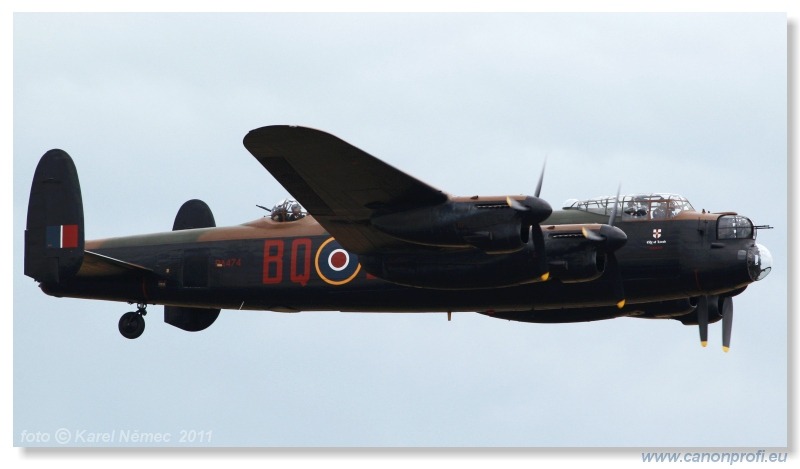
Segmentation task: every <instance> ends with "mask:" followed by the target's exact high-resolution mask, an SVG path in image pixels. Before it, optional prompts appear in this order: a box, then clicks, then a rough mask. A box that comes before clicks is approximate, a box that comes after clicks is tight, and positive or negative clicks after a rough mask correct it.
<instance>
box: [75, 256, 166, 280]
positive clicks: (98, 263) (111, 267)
mask: <svg viewBox="0 0 800 469" xmlns="http://www.w3.org/2000/svg"><path fill="white" fill-rule="evenodd" d="M134 272H139V273H153V271H152V270H150V269H148V268H147V267H142V266H140V265H136V264H131V263H130V262H125V261H121V260H119V259H114V258H113V257H108V256H104V255H102V254H98V253H96V252H92V251H86V252H85V253H84V255H83V264H81V268H80V270H79V271H78V277H111V276H117V275H125V274H129V273H134Z"/></svg>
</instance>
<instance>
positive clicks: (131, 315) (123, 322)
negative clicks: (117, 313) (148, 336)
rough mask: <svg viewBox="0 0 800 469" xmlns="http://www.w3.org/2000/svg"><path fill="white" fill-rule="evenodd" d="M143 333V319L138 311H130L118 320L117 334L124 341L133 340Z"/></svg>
mask: <svg viewBox="0 0 800 469" xmlns="http://www.w3.org/2000/svg"><path fill="white" fill-rule="evenodd" d="M142 332H144V317H143V316H142V313H141V312H140V311H130V312H128V313H125V314H123V315H122V317H121V318H119V333H120V334H122V336H123V337H125V338H126V339H135V338H137V337H139V336H140V335H142Z"/></svg>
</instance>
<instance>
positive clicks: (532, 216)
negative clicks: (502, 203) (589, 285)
mask: <svg viewBox="0 0 800 469" xmlns="http://www.w3.org/2000/svg"><path fill="white" fill-rule="evenodd" d="M546 166H547V159H545V162H544V164H543V165H542V172H541V173H540V174H539V182H538V183H537V184H536V192H534V196H533V197H531V196H527V197H525V199H523V200H522V201H519V200H516V199H512V198H511V197H510V196H509V197H506V203H507V204H508V206H509V207H511V208H513V209H514V210H516V211H517V212H518V213H519V214H520V216H521V218H522V224H523V226H527V227H528V239H530V240H531V242H532V243H533V248H534V250H535V251H536V255H537V256H538V261H539V272H544V273H543V274H542V275H541V277H540V278H541V280H542V281H547V280H548V279H549V278H550V266H549V265H548V263H547V256H546V255H545V245H544V233H542V228H541V227H540V226H539V223H541V222H543V221H544V220H546V219H547V217H549V216H550V214H552V213H553V208H552V207H551V206H550V204H549V203H547V201H545V200H543V199H541V198H540V197H539V195H540V194H541V193H542V182H543V181H544V170H545V167H546Z"/></svg>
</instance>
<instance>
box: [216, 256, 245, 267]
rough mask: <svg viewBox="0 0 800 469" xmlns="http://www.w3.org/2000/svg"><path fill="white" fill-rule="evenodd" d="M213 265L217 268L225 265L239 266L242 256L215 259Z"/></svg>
mask: <svg viewBox="0 0 800 469" xmlns="http://www.w3.org/2000/svg"><path fill="white" fill-rule="evenodd" d="M214 265H215V266H216V267H217V268H226V267H241V266H242V258H241V257H231V258H229V259H215V260H214Z"/></svg>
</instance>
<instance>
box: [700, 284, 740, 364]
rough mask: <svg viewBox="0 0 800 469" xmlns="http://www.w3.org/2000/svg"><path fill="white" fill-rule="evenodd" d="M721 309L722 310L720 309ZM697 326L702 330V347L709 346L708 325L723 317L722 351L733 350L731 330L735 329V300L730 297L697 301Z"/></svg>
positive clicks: (709, 297)
mask: <svg viewBox="0 0 800 469" xmlns="http://www.w3.org/2000/svg"><path fill="white" fill-rule="evenodd" d="M720 308H721V309H720ZM695 311H697V325H698V327H699V328H700V345H702V346H703V347H705V346H707V345H708V324H709V323H710V322H712V321H711V320H712V318H713V321H714V322H716V321H719V318H720V317H722V350H723V351H724V352H728V351H730V349H731V330H732V329H733V299H731V298H730V297H724V298H718V297H716V296H701V297H700V298H699V299H698V300H697V309H696V310H695Z"/></svg>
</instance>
